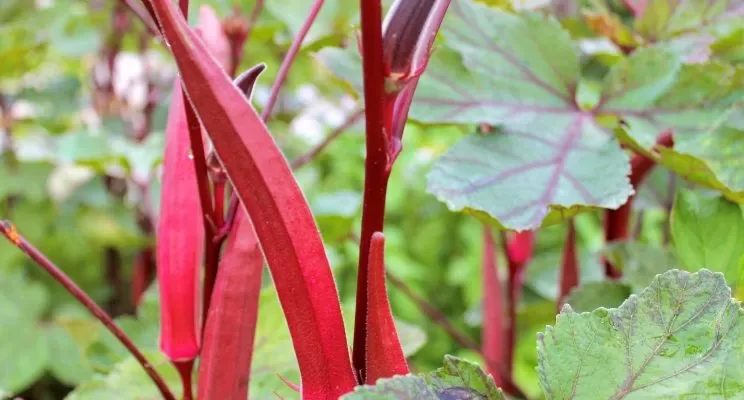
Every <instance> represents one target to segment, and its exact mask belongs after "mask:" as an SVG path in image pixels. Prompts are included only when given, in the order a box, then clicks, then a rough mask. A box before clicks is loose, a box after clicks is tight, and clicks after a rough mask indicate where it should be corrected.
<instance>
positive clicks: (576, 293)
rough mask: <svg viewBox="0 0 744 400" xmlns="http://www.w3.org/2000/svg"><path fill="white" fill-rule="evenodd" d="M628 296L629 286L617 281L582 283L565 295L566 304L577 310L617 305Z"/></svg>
mask: <svg viewBox="0 0 744 400" xmlns="http://www.w3.org/2000/svg"><path fill="white" fill-rule="evenodd" d="M628 296H630V287H629V286H628V285H626V284H624V283H620V282H617V281H599V282H589V283H584V284H582V285H581V286H579V287H577V288H575V289H574V290H572V291H571V293H570V294H569V295H568V297H566V304H568V305H570V306H571V308H572V309H574V310H576V311H578V312H585V311H592V310H594V309H595V308H600V307H605V308H611V307H618V306H619V305H620V304H622V303H623V301H625V299H627V298H628Z"/></svg>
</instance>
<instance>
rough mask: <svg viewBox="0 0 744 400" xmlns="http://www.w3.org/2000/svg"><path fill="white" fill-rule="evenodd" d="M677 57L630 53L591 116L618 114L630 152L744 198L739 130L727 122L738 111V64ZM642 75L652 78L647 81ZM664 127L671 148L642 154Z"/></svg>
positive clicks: (743, 138) (741, 78)
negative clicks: (670, 136)
mask: <svg viewBox="0 0 744 400" xmlns="http://www.w3.org/2000/svg"><path fill="white" fill-rule="evenodd" d="M654 60H656V61H654ZM680 62H681V60H679V58H678V57H677V56H675V55H674V54H671V53H668V52H664V51H662V50H661V49H659V48H648V49H644V50H641V51H638V52H636V53H634V54H632V55H631V56H630V57H628V58H626V59H625V60H623V61H622V62H620V63H618V64H617V65H615V66H614V67H613V69H612V71H611V72H610V74H609V75H608V77H607V79H606V84H607V85H608V86H610V87H613V88H614V90H608V91H606V92H605V95H604V97H603V103H602V105H601V106H600V107H599V109H598V110H597V113H598V115H601V114H611V115H613V116H615V117H617V118H619V119H621V120H622V122H623V123H622V126H623V127H624V129H622V130H621V132H620V138H621V140H623V141H625V142H628V143H629V144H630V145H632V146H633V147H634V148H636V149H637V150H638V151H640V152H645V153H647V154H648V155H649V156H651V157H654V158H658V159H659V162H660V163H661V164H664V165H665V166H667V167H669V168H670V169H671V170H673V171H675V172H676V173H678V174H680V175H682V176H683V177H685V178H687V179H688V180H690V181H691V182H694V183H698V184H701V185H704V186H706V187H709V188H712V189H716V190H719V191H722V192H723V193H724V194H726V195H727V196H728V197H730V198H732V199H735V200H737V201H744V178H742V177H741V176H742V173H743V171H744V164H742V163H741V162H739V161H738V159H736V158H735V156H734V155H735V154H737V153H736V152H737V150H738V149H741V148H743V147H744V134H743V133H742V132H743V131H744V129H743V128H742V127H741V126H737V125H736V122H735V120H734V119H735V117H736V116H737V113H740V112H741V111H740V109H737V108H735V104H736V102H737V101H739V100H741V99H742V97H744V68H740V67H732V66H730V65H726V64H719V63H707V64H699V65H681V64H680ZM644 71H645V72H644ZM624 72H625V73H624ZM646 73H648V74H651V75H654V76H656V77H657V78H658V80H657V81H655V82H654V81H651V82H650V83H649V82H648V79H646V78H645V77H644V76H645V75H644V74H646ZM618 77H620V78H621V79H618ZM623 77H625V79H622V78H623ZM615 81H617V82H620V83H613V82H615ZM667 130H671V131H672V133H673V135H674V147H673V148H671V149H668V148H663V149H660V150H659V155H660V157H659V155H652V154H650V153H649V152H650V151H651V149H652V148H653V147H654V144H655V142H656V138H657V137H658V136H659V135H660V134H661V133H662V132H664V131H667Z"/></svg>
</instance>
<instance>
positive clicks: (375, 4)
mask: <svg viewBox="0 0 744 400" xmlns="http://www.w3.org/2000/svg"><path fill="white" fill-rule="evenodd" d="M361 23H362V24H361V25H362V54H363V55H362V64H363V73H364V107H365V120H366V135H365V136H366V147H367V158H366V159H365V163H364V201H363V204H364V206H363V209H362V234H361V237H360V244H359V271H358V273H357V293H356V315H355V321H354V348H353V353H352V362H353V366H354V369H355V370H356V371H357V374H359V381H360V382H364V381H365V380H364V364H365V358H366V357H365V349H366V348H367V326H366V325H367V324H366V321H367V269H368V263H369V245H370V243H371V240H372V234H374V233H375V232H382V231H383V225H384V221H385V197H386V193H387V184H388V178H389V176H390V170H389V168H388V148H387V139H386V136H385V127H384V123H385V98H386V96H385V87H384V85H385V77H384V73H385V72H384V64H383V51H382V4H381V3H380V1H379V0H361Z"/></svg>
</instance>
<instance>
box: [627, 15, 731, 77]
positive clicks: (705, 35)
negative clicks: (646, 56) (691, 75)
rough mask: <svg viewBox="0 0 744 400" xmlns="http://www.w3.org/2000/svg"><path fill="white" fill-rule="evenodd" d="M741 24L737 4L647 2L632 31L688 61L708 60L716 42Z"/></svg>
mask: <svg viewBox="0 0 744 400" xmlns="http://www.w3.org/2000/svg"><path fill="white" fill-rule="evenodd" d="M742 24H744V15H742V13H741V1H739V0H722V1H716V2H714V3H710V2H706V1H698V0H681V1H677V0H651V1H649V2H648V4H647V6H646V8H645V11H644V12H643V13H642V14H641V16H640V17H639V18H637V19H636V20H635V30H636V32H637V33H639V34H640V35H642V36H643V37H644V38H646V39H647V40H649V41H652V42H655V43H663V44H664V45H665V46H666V47H668V48H670V49H674V50H676V51H678V52H679V54H681V55H683V56H685V58H687V59H688V61H689V62H699V61H705V60H707V59H708V55H709V53H710V45H711V43H713V42H714V41H715V39H716V37H720V36H723V35H726V34H728V33H730V32H731V31H732V30H733V29H735V28H737V27H740V26H742Z"/></svg>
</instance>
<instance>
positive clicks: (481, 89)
mask: <svg viewBox="0 0 744 400" xmlns="http://www.w3.org/2000/svg"><path fill="white" fill-rule="evenodd" d="M442 33H443V35H444V36H445V37H446V38H447V45H448V46H449V47H450V48H451V49H452V50H454V52H452V51H439V52H438V57H436V56H435V57H434V58H433V59H432V61H431V64H430V65H429V70H428V71H427V73H426V74H425V75H424V78H423V79H422V80H421V83H420V85H419V87H418V90H417V92H416V98H415V100H414V105H413V109H412V110H411V117H412V118H414V119H416V120H419V121H422V122H428V123H470V124H476V123H489V124H493V125H500V126H502V127H503V128H504V131H503V132H499V133H495V134H491V135H486V136H471V137H468V138H466V139H464V140H463V141H462V142H460V143H459V144H458V145H456V146H455V147H453V148H452V149H451V150H450V151H449V152H448V153H447V154H445V155H444V156H443V157H442V158H441V159H440V160H439V161H438V162H437V163H436V165H435V166H434V168H433V170H432V172H431V173H430V175H429V180H428V182H429V185H428V189H429V191H430V192H432V193H433V194H435V195H436V196H437V197H438V198H439V199H440V200H443V201H445V202H446V203H447V204H448V205H449V206H450V208H452V209H454V210H461V209H471V210H477V211H484V212H486V213H488V214H490V215H491V216H493V217H494V218H496V220H498V223H499V224H501V225H502V226H504V227H506V228H510V229H518V230H523V229H530V228H536V227H538V226H540V225H541V224H542V223H543V220H546V221H545V224H549V223H555V222H558V221H561V220H563V219H565V218H568V217H570V216H572V215H574V214H576V213H577V212H578V211H580V210H582V209H583V208H584V207H604V208H617V207H619V206H620V205H621V204H623V203H624V202H625V201H626V200H627V198H628V196H629V195H630V194H631V193H632V189H631V187H630V186H629V184H628V181H627V174H628V164H627V156H626V155H625V154H624V153H623V152H622V151H621V150H620V148H619V146H618V145H617V143H616V142H615V141H614V140H613V139H612V137H611V135H608V134H607V132H605V131H604V129H603V128H602V127H600V126H599V125H598V124H597V122H596V121H595V120H594V118H592V115H591V114H590V113H587V112H585V111H582V110H581V109H579V107H578V106H577V105H576V102H575V96H576V93H575V91H576V88H577V86H578V82H579V79H580V67H579V56H578V50H577V48H576V46H575V45H574V43H573V42H572V41H571V39H570V37H569V35H568V33H567V32H566V31H565V30H563V29H562V28H561V27H560V25H559V24H558V23H557V22H556V21H555V20H553V19H552V18H548V17H545V16H542V15H539V14H524V15H513V14H509V13H506V12H503V11H500V10H496V9H490V8H488V7H485V6H483V5H480V4H475V3H472V2H470V1H462V2H457V3H453V4H452V5H451V6H450V10H449V15H448V18H447V19H446V20H445V23H444V24H443V27H442ZM460 59H461V60H460ZM538 116H539V117H538ZM504 193H508V196H504Z"/></svg>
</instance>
